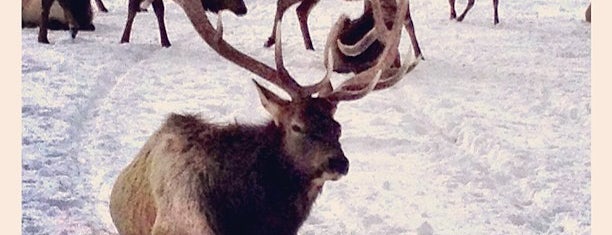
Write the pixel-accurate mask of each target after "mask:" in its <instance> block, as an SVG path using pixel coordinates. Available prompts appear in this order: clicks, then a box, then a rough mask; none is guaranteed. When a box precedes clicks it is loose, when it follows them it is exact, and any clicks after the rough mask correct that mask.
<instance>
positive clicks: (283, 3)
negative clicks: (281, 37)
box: [264, 0, 300, 47]
mask: <svg viewBox="0 0 612 235" xmlns="http://www.w3.org/2000/svg"><path fill="white" fill-rule="evenodd" d="M298 1H300V0H278V1H277V2H276V14H275V15H274V26H273V27H272V35H270V37H268V41H267V42H266V43H265V44H264V47H271V46H272V45H274V43H275V42H276V24H278V22H279V21H280V20H281V19H283V15H284V14H285V11H287V8H289V7H290V6H291V5H293V4H295V3H296V2H298Z"/></svg>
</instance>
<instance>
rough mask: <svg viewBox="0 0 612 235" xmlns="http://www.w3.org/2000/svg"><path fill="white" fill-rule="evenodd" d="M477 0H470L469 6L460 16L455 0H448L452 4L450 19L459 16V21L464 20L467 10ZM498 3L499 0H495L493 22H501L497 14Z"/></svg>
mask: <svg viewBox="0 0 612 235" xmlns="http://www.w3.org/2000/svg"><path fill="white" fill-rule="evenodd" d="M474 1H475V0H468V3H467V6H466V7H465V10H464V11H463V13H461V15H460V16H459V17H457V13H456V12H455V0H448V4H449V5H450V19H451V20H452V19H455V18H457V21H459V22H461V21H463V18H465V15H466V14H467V12H468V11H469V10H470V9H471V8H472V7H473V6H474ZM497 5H499V0H493V24H498V23H499V16H498V15H497Z"/></svg>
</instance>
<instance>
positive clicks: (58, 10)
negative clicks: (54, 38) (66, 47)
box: [21, 0, 101, 44]
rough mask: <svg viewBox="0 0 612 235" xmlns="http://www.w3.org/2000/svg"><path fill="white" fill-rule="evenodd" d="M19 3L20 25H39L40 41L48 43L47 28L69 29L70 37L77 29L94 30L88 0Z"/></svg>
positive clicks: (73, 35)
mask: <svg viewBox="0 0 612 235" xmlns="http://www.w3.org/2000/svg"><path fill="white" fill-rule="evenodd" d="M97 1H100V3H101V0H97ZM21 4H22V5H21V15H22V16H21V25H22V27H36V26H39V31H38V42H40V43H47V44H48V43H49V39H48V38H47V33H48V30H49V29H51V30H70V36H71V37H72V38H75V37H76V35H77V33H78V31H79V30H84V31H93V30H95V27H94V25H93V23H92V21H93V11H92V9H91V2H90V0H57V1H56V0H22V1H21Z"/></svg>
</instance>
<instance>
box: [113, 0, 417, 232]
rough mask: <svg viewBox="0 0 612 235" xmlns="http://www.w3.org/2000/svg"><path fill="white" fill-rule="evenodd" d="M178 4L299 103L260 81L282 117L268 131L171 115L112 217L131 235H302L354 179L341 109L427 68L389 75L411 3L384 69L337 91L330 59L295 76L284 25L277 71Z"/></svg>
mask: <svg viewBox="0 0 612 235" xmlns="http://www.w3.org/2000/svg"><path fill="white" fill-rule="evenodd" d="M176 1H177V3H178V4H179V5H180V6H181V7H182V8H183V10H184V11H185V13H186V14H187V17H188V18H189V19H190V20H191V22H192V23H193V25H194V27H195V28H196V31H197V32H198V33H199V35H200V36H201V37H202V38H203V39H204V40H205V41H206V42H207V43H208V44H209V45H210V46H211V47H212V48H213V49H214V50H215V51H217V52H219V54H220V55H221V56H223V57H225V58H226V59H228V60H230V61H232V62H234V63H236V64H237V65H239V66H241V67H243V68H245V69H247V70H249V71H251V72H253V73H255V74H256V75H258V76H260V77H262V78H264V79H266V80H268V81H269V82H271V83H273V84H275V85H277V86H279V87H280V88H282V89H283V90H284V91H286V92H287V93H288V94H289V96H290V97H291V100H285V99H283V98H281V97H279V96H277V95H275V94H274V93H272V92H271V91H269V90H268V89H266V88H264V87H263V86H261V85H259V84H258V83H257V82H255V84H256V88H257V91H258V93H259V98H260V101H261V103H262V105H263V107H264V108H265V109H266V110H267V112H269V113H270V115H271V116H272V120H270V121H268V122H267V123H265V124H262V125H246V124H239V123H235V124H227V125H219V124H212V123H210V122H207V121H205V120H203V119H202V118H200V117H199V116H197V115H179V114H171V115H170V116H169V117H168V119H167V120H166V121H165V122H164V124H162V126H161V127H160V128H159V129H158V130H157V131H156V132H155V133H154V134H153V135H152V136H151V137H150V138H149V140H148V141H147V142H146V143H145V145H144V146H143V147H142V149H141V150H140V152H139V153H138V154H137V155H136V158H135V159H134V160H133V161H132V162H131V163H130V164H129V165H128V166H127V167H126V168H125V169H124V170H123V171H122V172H121V174H120V175H119V177H118V178H117V181H116V182H115V185H114V186H113V189H112V193H111V197H110V212H111V217H112V220H113V222H114V224H115V226H116V227H117V230H118V231H119V233H120V234H122V235H136V234H138V235H145V234H218V235H219V234H283V235H284V234H297V231H298V230H299V228H300V226H301V225H302V223H303V222H304V221H305V220H306V218H307V217H308V215H309V213H310V210H311V209H312V205H313V203H314V201H315V200H316V198H317V196H318V195H319V194H320V193H321V189H322V187H323V185H324V183H325V182H326V181H329V180H338V179H340V178H341V177H342V176H344V175H346V174H347V173H348V171H349V161H348V159H347V158H346V156H345V155H344V152H343V150H342V148H341V145H340V142H339V138H340V134H341V127H340V124H339V123H338V122H337V121H336V120H334V118H333V116H334V113H335V112H336V108H337V104H338V103H339V102H340V101H347V100H356V99H359V98H362V97H364V96H365V95H366V94H368V93H369V92H371V91H372V90H373V89H378V88H379V85H380V84H384V83H387V82H389V81H390V80H393V81H397V80H400V79H401V78H402V77H403V76H404V75H405V74H406V73H408V72H409V71H411V70H412V69H414V68H415V66H416V64H417V63H418V62H419V60H415V61H414V62H412V63H405V64H404V65H403V66H402V68H401V69H399V70H396V72H395V73H394V74H389V76H385V77H383V76H382V74H385V70H386V69H387V68H389V65H390V64H391V63H393V61H394V60H395V58H396V56H397V47H398V45H399V40H400V35H401V34H400V32H401V28H402V20H403V17H401V16H402V15H403V14H405V12H406V10H407V4H406V1H405V0H402V1H401V3H400V6H402V7H401V8H400V10H399V11H398V12H399V13H400V14H399V15H398V17H396V19H395V21H394V24H393V27H392V28H391V30H387V29H386V27H385V28H383V29H381V30H384V32H385V34H384V35H385V40H384V45H385V49H384V50H383V52H382V54H381V57H380V58H379V60H378V62H377V63H376V64H375V65H374V66H372V67H371V68H369V69H367V70H364V71H363V72H361V73H358V74H356V75H355V76H354V77H352V78H350V79H348V80H346V81H344V82H343V83H341V84H340V85H339V86H338V87H336V89H334V88H333V87H332V85H331V83H330V76H331V74H332V71H331V70H332V69H331V68H332V67H333V65H332V64H331V63H333V60H326V61H325V64H326V70H327V71H326V74H325V76H324V78H323V79H322V80H321V81H320V82H318V83H316V84H314V85H310V86H301V85H299V84H298V83H297V82H296V81H295V79H294V78H292V77H291V76H290V75H289V73H288V71H287V70H286V69H285V67H284V62H283V56H282V48H281V44H282V43H281V40H280V39H281V32H280V31H281V30H280V26H277V27H278V28H277V30H276V38H277V39H278V41H277V43H276V46H275V64H276V69H273V68H270V67H268V66H267V65H266V64H264V63H262V62H260V61H257V60H255V59H253V58H251V57H249V56H247V55H245V54H243V53H242V52H240V51H238V50H236V49H235V48H233V47H232V46H230V45H229V44H228V43H227V42H225V40H224V39H223V37H222V25H221V21H217V22H218V27H217V29H214V28H213V27H212V25H211V24H210V22H209V21H208V18H207V16H206V15H205V14H204V11H205V10H204V8H203V7H202V5H200V2H199V1H198V0H176ZM374 1H377V0H374ZM374 5H375V6H374V7H376V6H377V4H374ZM377 12H380V10H378V11H377ZM375 18H379V19H380V18H381V16H377V17H375ZM278 23H280V22H278ZM279 25H280V24H279ZM378 25H380V24H378ZM330 35H333V34H330ZM325 51H326V52H329V50H328V49H327V48H326V50H325ZM315 94H317V95H316V96H315Z"/></svg>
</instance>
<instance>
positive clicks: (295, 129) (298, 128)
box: [291, 124, 304, 133]
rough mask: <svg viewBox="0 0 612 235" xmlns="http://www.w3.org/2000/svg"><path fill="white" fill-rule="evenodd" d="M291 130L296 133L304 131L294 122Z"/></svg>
mask: <svg viewBox="0 0 612 235" xmlns="http://www.w3.org/2000/svg"><path fill="white" fill-rule="evenodd" d="M291 130H293V131H295V132H297V133H304V129H302V127H300V126H298V125H295V124H294V125H292V126H291Z"/></svg>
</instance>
